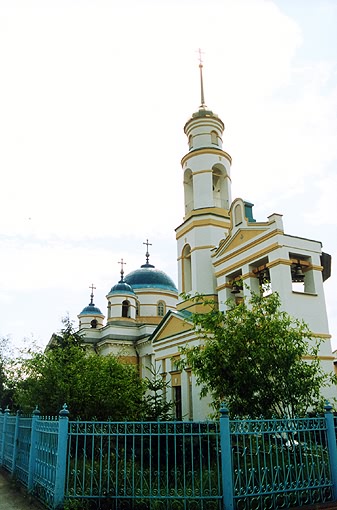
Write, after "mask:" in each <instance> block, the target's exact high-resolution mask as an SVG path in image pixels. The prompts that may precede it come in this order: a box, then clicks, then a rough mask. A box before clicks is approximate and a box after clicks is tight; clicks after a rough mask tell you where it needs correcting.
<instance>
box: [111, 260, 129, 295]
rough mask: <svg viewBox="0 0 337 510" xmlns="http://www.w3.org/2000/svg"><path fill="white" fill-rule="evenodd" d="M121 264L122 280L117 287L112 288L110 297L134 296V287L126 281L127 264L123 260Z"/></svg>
mask: <svg viewBox="0 0 337 510" xmlns="http://www.w3.org/2000/svg"><path fill="white" fill-rule="evenodd" d="M119 264H121V279H120V280H119V282H118V283H116V285H114V286H113V287H111V290H110V292H109V294H108V295H109V296H110V294H134V291H133V289H132V287H131V286H130V285H129V284H128V283H127V282H126V281H125V280H124V265H125V262H124V261H123V259H121V261H120V262H119Z"/></svg>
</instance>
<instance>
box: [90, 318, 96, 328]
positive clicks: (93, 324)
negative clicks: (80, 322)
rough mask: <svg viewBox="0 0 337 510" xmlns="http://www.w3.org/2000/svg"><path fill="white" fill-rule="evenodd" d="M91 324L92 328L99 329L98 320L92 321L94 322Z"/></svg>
mask: <svg viewBox="0 0 337 510" xmlns="http://www.w3.org/2000/svg"><path fill="white" fill-rule="evenodd" d="M90 324H91V327H92V328H94V329H96V328H97V324H98V322H97V320H96V319H92V321H91V322H90Z"/></svg>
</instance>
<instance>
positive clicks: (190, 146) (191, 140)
mask: <svg viewBox="0 0 337 510" xmlns="http://www.w3.org/2000/svg"><path fill="white" fill-rule="evenodd" d="M188 148H189V149H192V148H193V136H192V135H190V136H189V137H188Z"/></svg>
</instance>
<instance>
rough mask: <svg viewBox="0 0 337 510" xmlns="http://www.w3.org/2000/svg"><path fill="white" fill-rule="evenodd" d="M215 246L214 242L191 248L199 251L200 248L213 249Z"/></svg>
mask: <svg viewBox="0 0 337 510" xmlns="http://www.w3.org/2000/svg"><path fill="white" fill-rule="evenodd" d="M213 248H214V244H209V245H204V246H196V247H195V248H191V253H192V251H198V250H212V249H213Z"/></svg>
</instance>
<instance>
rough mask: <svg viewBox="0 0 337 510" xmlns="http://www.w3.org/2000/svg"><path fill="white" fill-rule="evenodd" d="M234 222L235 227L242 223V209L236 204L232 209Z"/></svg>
mask: <svg viewBox="0 0 337 510" xmlns="http://www.w3.org/2000/svg"><path fill="white" fill-rule="evenodd" d="M234 222H235V226H237V225H240V223H242V209H241V205H240V204H236V206H235V209H234Z"/></svg>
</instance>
